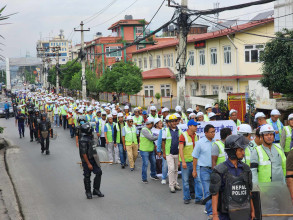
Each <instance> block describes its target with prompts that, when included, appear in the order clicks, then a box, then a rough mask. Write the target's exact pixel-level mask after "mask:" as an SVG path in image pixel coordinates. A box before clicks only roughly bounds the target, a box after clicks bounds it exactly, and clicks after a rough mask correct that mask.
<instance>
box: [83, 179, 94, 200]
mask: <svg viewBox="0 0 293 220" xmlns="http://www.w3.org/2000/svg"><path fill="white" fill-rule="evenodd" d="M83 182H84V188H85V195H86V198H87V199H92V198H93V196H92V193H91V179H90V178H84V179H83Z"/></svg>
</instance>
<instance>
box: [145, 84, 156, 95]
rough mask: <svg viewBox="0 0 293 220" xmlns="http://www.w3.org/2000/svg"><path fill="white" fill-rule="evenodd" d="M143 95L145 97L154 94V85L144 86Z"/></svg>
mask: <svg viewBox="0 0 293 220" xmlns="http://www.w3.org/2000/svg"><path fill="white" fill-rule="evenodd" d="M144 96H145V97H149V96H150V97H152V96H154V86H144Z"/></svg>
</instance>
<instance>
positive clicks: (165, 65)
mask: <svg viewBox="0 0 293 220" xmlns="http://www.w3.org/2000/svg"><path fill="white" fill-rule="evenodd" d="M164 67H167V55H164Z"/></svg>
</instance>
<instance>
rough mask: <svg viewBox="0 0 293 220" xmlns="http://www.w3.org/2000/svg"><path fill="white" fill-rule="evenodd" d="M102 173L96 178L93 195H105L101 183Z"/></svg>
mask: <svg viewBox="0 0 293 220" xmlns="http://www.w3.org/2000/svg"><path fill="white" fill-rule="evenodd" d="M101 177H102V176H101V175H99V174H97V175H96V177H95V179H94V190H93V195H95V196H98V197H104V194H103V193H101V191H100V185H101Z"/></svg>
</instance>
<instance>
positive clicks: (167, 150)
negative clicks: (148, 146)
mask: <svg viewBox="0 0 293 220" xmlns="http://www.w3.org/2000/svg"><path fill="white" fill-rule="evenodd" d="M181 134H182V131H181V129H179V128H178V139H179V137H180V135H181ZM171 144H172V136H171V132H170V128H166V144H165V153H166V155H169V154H170V150H171ZM178 147H179V146H178Z"/></svg>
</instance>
